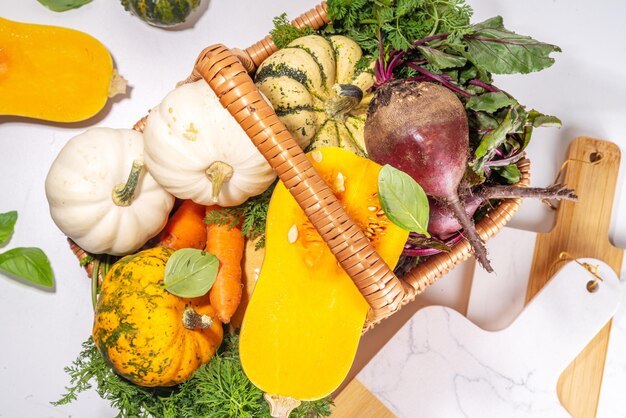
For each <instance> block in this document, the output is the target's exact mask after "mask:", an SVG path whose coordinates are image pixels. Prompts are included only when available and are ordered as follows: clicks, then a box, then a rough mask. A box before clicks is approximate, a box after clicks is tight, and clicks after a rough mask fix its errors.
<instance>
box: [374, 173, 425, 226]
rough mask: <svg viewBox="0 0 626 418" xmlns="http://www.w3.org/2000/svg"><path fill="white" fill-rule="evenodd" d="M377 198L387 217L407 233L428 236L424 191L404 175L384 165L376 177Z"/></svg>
mask: <svg viewBox="0 0 626 418" xmlns="http://www.w3.org/2000/svg"><path fill="white" fill-rule="evenodd" d="M378 197H379V200H380V205H381V207H382V209H383V210H384V211H385V214H386V215H387V217H388V218H389V219H390V220H391V221H392V222H393V223H395V224H396V225H398V226H399V227H400V228H402V229H406V230H407V231H412V232H417V233H420V234H422V235H425V236H427V237H430V235H429V234H428V231H427V230H426V228H427V227H428V217H429V213H430V208H429V205H428V198H427V197H426V193H424V189H422V187H421V186H420V185H419V184H417V182H416V181H415V180H413V178H412V177H411V176H409V175H408V174H406V173H404V172H402V171H400V170H398V169H397V168H394V167H392V166H390V165H389V164H386V165H384V166H383V168H381V170H380V173H379V174H378Z"/></svg>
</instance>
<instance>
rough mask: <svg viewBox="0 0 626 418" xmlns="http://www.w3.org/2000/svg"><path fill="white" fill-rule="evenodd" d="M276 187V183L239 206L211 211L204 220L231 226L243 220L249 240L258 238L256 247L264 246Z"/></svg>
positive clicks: (244, 230) (242, 225) (243, 233)
mask: <svg viewBox="0 0 626 418" xmlns="http://www.w3.org/2000/svg"><path fill="white" fill-rule="evenodd" d="M275 187H276V183H274V184H273V185H271V186H270V187H269V188H268V189H267V190H266V191H264V192H263V193H261V194H260V195H258V196H255V197H252V198H250V199H248V200H246V201H245V202H244V203H242V204H241V205H239V206H234V207H232V208H222V209H218V210H214V211H210V212H209V213H208V214H207V216H206V217H205V219H204V221H205V222H206V223H210V224H215V225H228V226H229V227H230V228H234V227H235V226H237V225H239V223H240V222H241V234H242V235H243V236H245V237H246V238H247V239H249V240H255V239H257V238H258V241H257V243H256V248H257V249H259V248H263V247H264V246H265V225H266V219H267V210H268V209H269V205H270V198H271V197H272V193H273V191H274V188H275Z"/></svg>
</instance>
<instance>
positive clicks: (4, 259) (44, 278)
mask: <svg viewBox="0 0 626 418" xmlns="http://www.w3.org/2000/svg"><path fill="white" fill-rule="evenodd" d="M0 271H3V272H5V273H9V274H12V275H14V276H16V277H20V278H22V279H26V280H28V281H30V282H33V283H36V284H39V285H41V286H45V287H52V286H53V285H54V279H53V277H52V268H51V267H50V261H49V260H48V257H47V256H46V254H44V252H43V251H42V250H41V249H39V248H30V247H28V248H22V247H20V248H14V249H12V250H9V251H7V252H5V253H2V254H0Z"/></svg>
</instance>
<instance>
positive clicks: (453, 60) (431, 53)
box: [417, 46, 467, 70]
mask: <svg viewBox="0 0 626 418" xmlns="http://www.w3.org/2000/svg"><path fill="white" fill-rule="evenodd" d="M417 49H419V50H420V52H421V53H422V55H423V56H424V58H426V60H427V61H428V62H429V64H430V65H432V66H433V67H434V68H435V69H439V70H440V69H443V68H455V67H462V66H464V65H465V63H466V62H467V59H465V58H464V57H460V56H458V55H451V54H447V53H445V52H443V51H440V50H438V49H435V48H431V47H428V46H418V47H417Z"/></svg>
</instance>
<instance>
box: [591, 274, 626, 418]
mask: <svg viewBox="0 0 626 418" xmlns="http://www.w3.org/2000/svg"><path fill="white" fill-rule="evenodd" d="M620 285H621V287H622V295H626V278H625V277H624V276H623V275H622V277H621V283H620ZM624 298H625V299H626V296H624ZM624 388H626V301H624V300H622V303H621V305H620V307H619V309H618V311H617V313H616V314H615V317H614V318H613V325H612V326H611V336H610V337H609V349H608V352H607V353H606V363H605V364H604V376H603V378H602V391H601V392H600V400H599V402H598V414H597V415H598V418H626V398H625V397H624Z"/></svg>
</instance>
